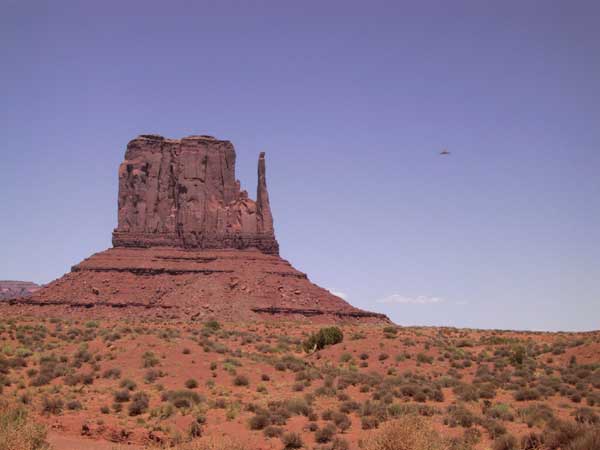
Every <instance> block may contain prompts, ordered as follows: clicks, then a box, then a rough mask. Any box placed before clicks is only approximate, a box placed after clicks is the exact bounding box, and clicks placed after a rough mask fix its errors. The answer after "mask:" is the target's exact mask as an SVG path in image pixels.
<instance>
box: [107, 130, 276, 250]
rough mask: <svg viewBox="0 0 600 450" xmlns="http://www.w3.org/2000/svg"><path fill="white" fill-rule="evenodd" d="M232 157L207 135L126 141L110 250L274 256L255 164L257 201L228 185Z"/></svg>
mask: <svg viewBox="0 0 600 450" xmlns="http://www.w3.org/2000/svg"><path fill="white" fill-rule="evenodd" d="M235 158H236V155H235V150H234V148H233V145H232V144H231V142H229V141H221V140H218V139H215V138H213V137H211V136H190V137H187V138H183V139H165V138H163V137H162V136H155V135H143V136H139V137H137V138H136V139H134V140H132V141H131V142H129V144H128V145H127V151H126V152H125V161H123V163H122V164H121V166H120V167H119V219H118V220H119V222H118V226H117V228H116V229H115V231H114V232H113V245H114V246H115V247H154V246H168V247H181V248H199V249H221V248H235V249H244V248H257V249H259V250H261V251H262V252H264V253H271V254H278V253H279V245H278V243H277V241H276V240H275V233H274V230H273V216H272V214H271V206H270V203H269V194H268V191H267V183H266V169H265V155H264V153H261V154H260V157H259V162H258V187H257V200H256V201H254V200H251V199H250V198H248V193H247V192H246V191H242V190H241V189H240V182H239V181H238V180H237V179H236V178H235Z"/></svg>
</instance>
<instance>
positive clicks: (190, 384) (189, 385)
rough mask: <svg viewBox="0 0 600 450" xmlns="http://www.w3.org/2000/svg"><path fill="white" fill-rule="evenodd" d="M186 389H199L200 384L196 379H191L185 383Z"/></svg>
mask: <svg viewBox="0 0 600 450" xmlns="http://www.w3.org/2000/svg"><path fill="white" fill-rule="evenodd" d="M185 387H186V388H188V389H196V388H197V387H198V382H197V381H196V380H195V379H193V378H190V379H189V380H187V381H186V382H185Z"/></svg>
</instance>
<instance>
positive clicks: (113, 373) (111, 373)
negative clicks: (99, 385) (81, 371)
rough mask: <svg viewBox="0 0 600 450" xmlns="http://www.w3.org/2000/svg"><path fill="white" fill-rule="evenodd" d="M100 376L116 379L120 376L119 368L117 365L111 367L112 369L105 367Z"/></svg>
mask: <svg viewBox="0 0 600 450" xmlns="http://www.w3.org/2000/svg"><path fill="white" fill-rule="evenodd" d="M102 378H110V379H113V380H118V379H119V378H121V369H119V368H117V367H113V368H112V369H106V370H105V371H104V372H103V373H102Z"/></svg>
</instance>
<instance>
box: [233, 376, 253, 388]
mask: <svg viewBox="0 0 600 450" xmlns="http://www.w3.org/2000/svg"><path fill="white" fill-rule="evenodd" d="M233 384H234V385H235V386H248V385H249V384H250V380H249V379H248V377H247V376H246V375H236V377H235V378H234V379H233Z"/></svg>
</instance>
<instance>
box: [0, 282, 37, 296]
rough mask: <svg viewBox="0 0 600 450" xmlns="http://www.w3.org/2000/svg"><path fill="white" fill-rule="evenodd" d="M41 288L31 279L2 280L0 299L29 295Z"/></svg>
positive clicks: (0, 283)
mask: <svg viewBox="0 0 600 450" xmlns="http://www.w3.org/2000/svg"><path fill="white" fill-rule="evenodd" d="M38 289H40V286H39V285H37V284H35V283H32V282H30V281H3V280H0V300H4V299H8V298H18V297H29V296H30V295H31V294H32V293H34V292H35V291H37V290H38Z"/></svg>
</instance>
